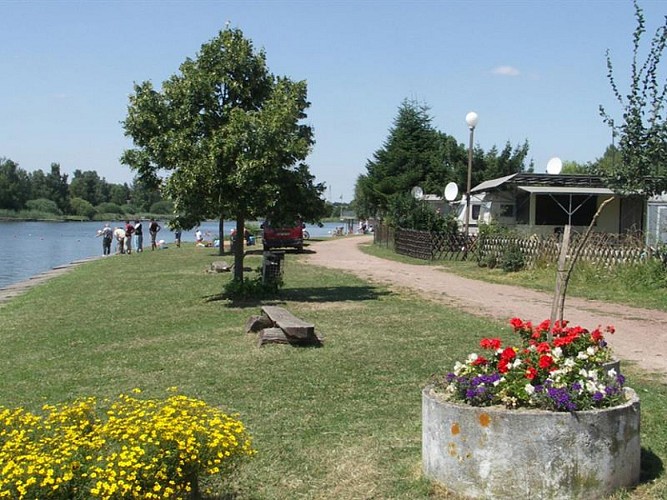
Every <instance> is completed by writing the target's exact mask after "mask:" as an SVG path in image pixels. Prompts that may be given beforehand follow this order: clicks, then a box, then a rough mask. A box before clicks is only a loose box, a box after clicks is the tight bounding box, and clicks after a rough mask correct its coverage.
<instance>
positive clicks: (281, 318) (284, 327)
mask: <svg viewBox="0 0 667 500" xmlns="http://www.w3.org/2000/svg"><path fill="white" fill-rule="evenodd" d="M260 329H261V330H260ZM258 330H260V334H259V345H260V346H262V345H264V344H269V343H281V344H293V345H313V346H320V345H322V340H321V339H320V338H319V337H318V336H317V335H316V334H315V325H314V324H312V323H308V322H307V321H304V320H302V319H301V318H297V317H296V316H294V315H293V314H292V313H291V312H289V311H288V310H287V309H285V308H284V307H277V306H262V316H258V317H255V318H250V320H249V322H248V325H247V326H246V331H248V332H251V331H258Z"/></svg>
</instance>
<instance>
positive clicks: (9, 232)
mask: <svg viewBox="0 0 667 500" xmlns="http://www.w3.org/2000/svg"><path fill="white" fill-rule="evenodd" d="M114 225H120V224H119V223H112V224H111V226H112V227H114ZM161 225H162V226H163V228H162V231H160V232H159V233H158V239H163V240H165V242H166V243H167V244H172V243H173V241H174V233H173V232H171V231H170V230H169V229H167V228H166V227H165V226H166V224H162V223H161ZM103 226H104V223H100V222H23V221H19V222H13V221H0V288H3V287H6V286H8V285H11V284H13V283H18V282H19V281H23V280H25V279H28V278H30V277H31V276H35V275H37V274H40V273H43V272H45V271H48V270H49V269H52V268H54V267H57V266H61V265H63V264H69V263H70V262H72V261H75V260H80V259H86V258H89V257H94V256H96V255H102V239H101V238H98V237H97V230H98V229H101V228H102V227H103ZM143 226H144V247H145V246H146V245H147V244H148V248H149V249H150V236H149V235H148V222H147V221H144V223H143ZM234 226H235V222H232V221H225V232H226V233H227V234H229V232H230V231H231V229H232V227H234ZM337 226H341V224H340V223H335V222H328V223H325V224H324V226H323V227H317V226H314V225H308V226H307V227H306V229H307V230H308V232H309V233H310V236H311V238H322V237H328V236H331V234H332V232H333V231H334V230H335V228H336V227H337ZM201 230H202V232H203V233H204V234H205V235H207V236H206V239H213V237H217V235H218V222H215V221H211V222H204V223H202V225H201ZM182 240H183V241H185V242H188V241H189V242H194V240H195V237H194V230H192V231H184V232H183V236H182ZM113 251H114V247H113V246H112V252H113Z"/></svg>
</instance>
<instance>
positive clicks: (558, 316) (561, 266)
mask: <svg viewBox="0 0 667 500" xmlns="http://www.w3.org/2000/svg"><path fill="white" fill-rule="evenodd" d="M571 232H572V226H571V225H569V224H568V225H567V226H565V229H564V231H563V239H562V240H561V242H560V254H559V256H558V264H557V267H556V289H555V291H554V298H553V301H552V302H551V327H552V328H553V326H554V325H555V324H556V321H559V320H560V321H561V322H562V321H563V310H562V307H563V306H564V305H565V288H567V284H566V282H565V276H566V275H567V268H566V267H565V266H566V264H567V262H566V261H567V251H568V250H569V248H570V234H571ZM561 297H562V298H563V300H562V301H561ZM547 340H548V341H549V342H551V330H549V332H548V333H547Z"/></svg>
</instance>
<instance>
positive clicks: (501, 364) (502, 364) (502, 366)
mask: <svg viewBox="0 0 667 500" xmlns="http://www.w3.org/2000/svg"><path fill="white" fill-rule="evenodd" d="M508 370H509V368H507V360H505V359H501V360H500V361H498V371H499V372H500V373H507V371H508Z"/></svg>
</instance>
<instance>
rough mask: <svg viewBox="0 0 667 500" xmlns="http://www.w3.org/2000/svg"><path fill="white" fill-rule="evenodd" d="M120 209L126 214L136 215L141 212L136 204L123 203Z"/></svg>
mask: <svg viewBox="0 0 667 500" xmlns="http://www.w3.org/2000/svg"><path fill="white" fill-rule="evenodd" d="M120 209H121V210H122V211H123V213H124V214H125V215H135V214H137V213H139V209H138V208H137V207H136V206H134V205H130V204H125V205H121V207H120Z"/></svg>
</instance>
